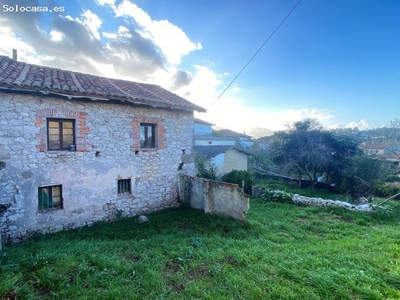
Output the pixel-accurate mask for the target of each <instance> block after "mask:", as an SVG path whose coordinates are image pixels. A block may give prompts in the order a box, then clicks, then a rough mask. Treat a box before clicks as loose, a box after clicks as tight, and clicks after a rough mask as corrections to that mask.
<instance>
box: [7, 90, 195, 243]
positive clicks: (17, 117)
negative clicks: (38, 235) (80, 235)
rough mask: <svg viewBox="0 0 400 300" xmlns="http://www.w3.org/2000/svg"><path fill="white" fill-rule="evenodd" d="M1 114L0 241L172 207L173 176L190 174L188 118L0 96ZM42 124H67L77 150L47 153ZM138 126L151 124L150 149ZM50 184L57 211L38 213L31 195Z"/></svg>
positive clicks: (100, 104)
mask: <svg viewBox="0 0 400 300" xmlns="http://www.w3.org/2000/svg"><path fill="white" fill-rule="evenodd" d="M0 115H1V118H0V232H1V234H2V238H3V241H12V242H18V241H20V240H22V239H23V238H24V237H26V236H29V234H30V233H32V232H36V231H40V232H53V231H58V230H63V229H67V228H76V227H80V226H84V225H89V224H91V223H93V222H96V221H99V220H112V219H115V218H116V217H118V216H134V215H138V214H141V213H148V212H150V211H155V210H159V209H162V208H166V207H169V206H175V205H177V189H178V175H179V174H182V173H184V174H188V175H194V169H195V166H194V160H193V159H192V156H191V150H192V134H193V133H192V130H193V113H192V112H184V111H179V110H166V109H155V108H145V107H138V106H136V107H135V106H130V105H125V104H121V103H120V104H116V103H114V104H113V103H103V102H102V101H97V102H90V101H88V102H85V101H80V100H79V101H78V100H66V99H65V98H55V97H47V96H46V97H45V96H31V95H24V94H13V93H3V92H0ZM47 118H60V119H72V120H74V122H75V127H76V145H75V146H76V149H75V150H76V151H49V150H47V147H46V143H47V128H46V119H47ZM141 123H152V124H156V126H157V129H158V130H157V145H158V146H157V147H156V149H141V148H140V140H139V134H140V132H139V131H140V124H141ZM119 179H127V180H129V181H130V184H131V191H130V193H125V194H123V195H119V194H118V192H117V182H118V180H119ZM52 185H61V187H62V208H61V209H53V210H44V211H41V210H39V209H38V189H39V187H42V186H52Z"/></svg>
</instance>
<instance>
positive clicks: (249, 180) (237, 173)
mask: <svg viewBox="0 0 400 300" xmlns="http://www.w3.org/2000/svg"><path fill="white" fill-rule="evenodd" d="M221 180H222V181H225V182H230V183H236V184H238V185H239V187H241V188H242V182H243V181H244V192H245V193H246V194H248V195H251V193H252V192H251V190H252V187H253V184H254V177H253V175H252V174H251V173H250V172H248V171H244V170H232V171H231V172H229V173H226V174H224V175H223V176H222V177H221Z"/></svg>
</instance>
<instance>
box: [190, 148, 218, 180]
mask: <svg viewBox="0 0 400 300" xmlns="http://www.w3.org/2000/svg"><path fill="white" fill-rule="evenodd" d="M195 161H196V169H197V177H201V178H206V179H212V180H217V179H218V169H217V166H216V165H215V164H214V163H212V162H211V161H210V160H209V159H208V158H207V156H205V155H203V154H198V153H197V154H196V156H195Z"/></svg>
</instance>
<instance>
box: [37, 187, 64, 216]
mask: <svg viewBox="0 0 400 300" xmlns="http://www.w3.org/2000/svg"><path fill="white" fill-rule="evenodd" d="M38 198H39V199H38V200H39V201H38V209H39V211H44V210H49V209H62V186H61V185H52V186H42V187H39V193H38Z"/></svg>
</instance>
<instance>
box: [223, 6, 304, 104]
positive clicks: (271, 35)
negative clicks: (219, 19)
mask: <svg viewBox="0 0 400 300" xmlns="http://www.w3.org/2000/svg"><path fill="white" fill-rule="evenodd" d="M300 2H301V0H299V1H298V2H297V3H296V5H295V6H294V7H293V8H292V10H291V11H290V12H289V13H288V14H287V15H286V17H285V18H284V19H283V20H282V22H281V23H280V24H279V25H278V26H277V27H276V28H275V30H274V31H273V32H272V33H271V34H270V36H269V37H268V38H267V39H266V40H265V41H264V43H263V44H262V45H261V47H260V48H258V50H257V52H256V53H254V55H253V56H252V57H251V58H250V60H249V61H248V62H247V64H246V65H245V66H244V67H243V68H242V69H241V70H240V72H239V73H238V74H237V75H236V76H235V78H233V80H232V81H231V82H230V83H229V85H228V86H227V87H226V88H225V89H224V90H223V92H222V93H221V95H219V96H218V98H217V100H218V99H219V98H221V96H222V95H223V94H224V93H225V92H226V90H227V89H229V87H230V86H231V85H232V83H234V82H235V80H236V79H237V78H238V77H239V76H240V74H242V72H243V71H244V69H246V68H247V66H248V65H249V64H250V63H251V61H252V60H253V59H254V58H255V57H256V56H257V54H258V52H260V51H261V49H262V48H263V47H264V46H265V44H266V43H268V41H269V40H270V39H271V38H272V37H273V36H274V34H275V32H277V31H278V29H279V28H280V27H281V26H282V24H283V23H284V22H285V21H286V19H287V18H289V16H290V15H291V13H292V12H293V11H294V10H295V9H296V7H297V6H298V5H299V4H300Z"/></svg>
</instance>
